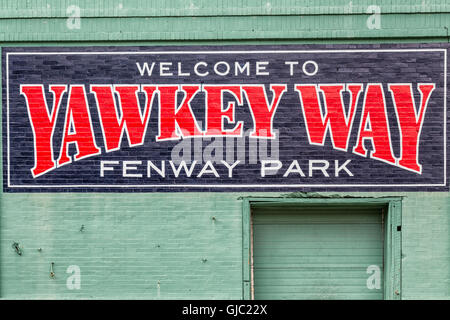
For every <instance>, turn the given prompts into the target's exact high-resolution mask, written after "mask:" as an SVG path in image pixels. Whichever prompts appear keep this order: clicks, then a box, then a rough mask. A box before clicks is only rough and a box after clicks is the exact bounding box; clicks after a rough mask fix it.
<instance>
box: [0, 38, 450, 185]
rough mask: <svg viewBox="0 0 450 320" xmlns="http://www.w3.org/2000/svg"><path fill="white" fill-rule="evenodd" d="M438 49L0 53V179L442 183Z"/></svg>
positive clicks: (442, 56) (443, 104)
mask: <svg viewBox="0 0 450 320" xmlns="http://www.w3.org/2000/svg"><path fill="white" fill-rule="evenodd" d="M447 50H448V45H446V44H429V45H376V46H375V45H374V46H355V45H351V46H350V45H328V46H312V45H307V46H276V47H275V46H232V47H229V46H227V47H199V46H189V47H54V48H39V47H27V48H24V47H21V48H19V47H17V48H12V47H8V48H3V50H2V66H3V69H2V76H3V82H2V86H3V188H4V191H6V192H14V191H27V192H28V191H45V192H47V191H114V192H118V191H119V192H120V191H122V192H123V191H224V190H227V191H230V190H263V191H279V190H287V189H291V190H299V191H308V190H335V191H336V190H339V191H341V190H356V191H360V190H382V189H389V190H408V191H409V190H411V191H414V190H429V191H433V190H448V183H447V127H446V126H447V122H448V118H447V117H448V115H447V109H446V108H447V72H448V71H447V63H448V62H447Z"/></svg>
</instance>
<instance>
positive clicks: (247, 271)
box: [242, 197, 402, 300]
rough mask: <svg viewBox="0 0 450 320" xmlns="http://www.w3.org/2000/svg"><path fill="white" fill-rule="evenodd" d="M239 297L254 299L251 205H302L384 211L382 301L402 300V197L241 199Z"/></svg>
mask: <svg viewBox="0 0 450 320" xmlns="http://www.w3.org/2000/svg"><path fill="white" fill-rule="evenodd" d="M242 200H243V203H242V205H243V206H242V215H243V216H242V298H243V299H244V300H253V299H254V294H253V256H252V255H253V248H252V245H253V241H252V239H253V226H252V214H251V213H252V206H254V205H255V204H258V207H261V206H264V205H268V206H273V205H274V204H275V205H280V206H298V207H301V206H304V205H311V204H314V205H320V206H324V207H326V206H335V205H344V206H345V205H356V204H358V205H363V206H364V207H380V208H383V209H385V211H384V215H383V216H384V257H383V260H384V268H383V270H384V276H383V279H384V294H383V297H384V299H385V300H400V299H401V293H402V292H401V245H402V243H401V242H402V237H401V225H402V197H382V198H370V197H355V198H327V197H313V198H312V197H311V198H308V197H304V198H282V197H244V198H242Z"/></svg>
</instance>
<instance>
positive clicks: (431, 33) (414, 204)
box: [0, 0, 450, 299]
mask: <svg viewBox="0 0 450 320" xmlns="http://www.w3.org/2000/svg"><path fill="white" fill-rule="evenodd" d="M329 2H330V4H327V3H325V2H321V3H320V5H319V4H317V2H314V1H305V0H302V1H293V0H291V1H288V0H285V1H247V2H246V1H236V0H233V1H219V0H216V1H207V0H204V1H190V2H186V1H175V0H172V1H165V2H161V1H148V2H146V1H138V0H134V1H106V0H105V1H87V0H86V1H55V0H52V1H40V0H34V1H13V0H5V1H1V2H0V46H7V45H24V46H30V45H55V46H56V45H61V44H64V45H80V44H90V45H103V44H104V45H111V44H113V45H125V44H126V45H130V44H145V45H151V44H178V45H179V44H230V43H245V44H263V43H265V44H274V43H276V44H278V43H315V42H322V43H383V42H432V41H442V42H444V41H445V42H447V41H449V37H448V28H449V27H450V6H449V4H448V2H447V1H445V0H442V1H397V2H396V4H393V3H394V2H393V1H352V2H348V1H329ZM161 3H164V6H165V7H161ZM349 3H351V4H352V5H351V6H350V5H349ZM72 4H75V5H79V6H80V8H81V28H80V29H78V30H69V29H68V28H67V27H66V20H67V12H66V9H67V7H68V6H69V5H72ZM371 4H378V5H380V7H381V10H382V20H381V29H379V30H369V29H368V28H367V27H366V21H367V18H368V15H367V14H366V9H367V7H368V6H369V5H371ZM136 8H137V9H136ZM205 30H206V31H205ZM257 195H261V196H280V195H281V194H275V193H246V192H245V193H135V194H123V193H120V194H111V193H109V194H100V193H95V194H80V193H62V194H61V193H59V194H58V193H52V194H50V193H33V194H4V193H2V194H1V196H0V200H1V207H0V209H1V212H0V298H3V299H18V298H49V299H50V298H90V297H95V298H133V299H139V298H145V299H158V298H161V299H169V298H179V299H183V298H192V299H197V298H198V299H202V298H204V299H211V298H212V299H240V298H242V200H240V197H241V196H257ZM340 195H344V194H340ZM347 195H354V196H373V197H380V196H404V199H403V210H402V216H403V217H402V218H403V223H402V253H403V258H402V293H401V294H402V299H417V298H418V299H432V298H435V299H450V218H449V216H450V196H449V193H445V192H444V193H443V192H433V193H431V192H430V193H416V192H414V193H409V192H405V193H394V192H389V193H351V194H347ZM213 217H214V219H213ZM14 242H16V243H19V246H20V249H21V251H22V254H21V255H18V254H17V252H16V251H15V249H14V248H13V246H12V245H13V243H14ZM52 262H53V263H54V267H53V270H54V273H55V276H54V277H53V278H52V277H51V276H50V270H51V269H50V268H51V263H52ZM70 265H78V266H79V267H80V269H81V289H80V290H69V289H68V288H67V287H66V279H67V277H68V276H70V275H69V274H67V273H66V270H67V268H68V266H70Z"/></svg>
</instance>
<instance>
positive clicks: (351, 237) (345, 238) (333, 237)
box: [252, 207, 384, 299]
mask: <svg viewBox="0 0 450 320" xmlns="http://www.w3.org/2000/svg"><path fill="white" fill-rule="evenodd" d="M382 214H383V213H382V209H381V208H377V209H376V208H364V207H352V208H348V207H345V208H343V207H297V208H292V207H291V208H289V207H288V208H283V207H278V208H276V207H261V208H253V209H252V217H253V218H252V219H253V220H252V221H253V222H252V223H253V282H254V284H253V288H254V297H255V299H383V251H384V249H383V247H384V241H383V235H384V231H383V217H382ZM378 271H379V272H378ZM375 277H378V279H379V280H380V281H377V279H376V278H375ZM368 280H369V281H368Z"/></svg>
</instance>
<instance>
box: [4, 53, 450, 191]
mask: <svg viewBox="0 0 450 320" xmlns="http://www.w3.org/2000/svg"><path fill="white" fill-rule="evenodd" d="M342 52H344V53H355V52H357V53H364V52H444V183H443V184H377V185H374V184H247V185H243V184H231V185H230V184H206V185H205V184H203V185H200V184H140V185H128V184H127V185H123V184H122V185H117V184H116V185H104V184H103V185H102V184H98V185H97V184H95V185H89V184H83V185H12V184H11V181H10V157H9V154H10V152H9V149H10V142H9V56H10V55H63V54H71V55H92V54H103V55H110V54H111V55H114V54H127V55H140V54H147V55H152V54H200V53H201V54H249V53H342ZM6 113H7V167H8V172H7V178H8V179H7V180H8V181H7V182H8V183H7V186H8V188H141V189H147V188H183V187H189V188H305V187H308V188H330V187H331V188H334V187H338V188H353V187H358V188H359V187H445V186H447V49H441V48H440V49H432V48H430V49H342V50H339V49H335V50H245V51H235V50H232V51H220V50H217V51H116V52H114V51H109V52H108V51H91V52H69V51H67V52H7V53H6Z"/></svg>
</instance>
